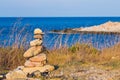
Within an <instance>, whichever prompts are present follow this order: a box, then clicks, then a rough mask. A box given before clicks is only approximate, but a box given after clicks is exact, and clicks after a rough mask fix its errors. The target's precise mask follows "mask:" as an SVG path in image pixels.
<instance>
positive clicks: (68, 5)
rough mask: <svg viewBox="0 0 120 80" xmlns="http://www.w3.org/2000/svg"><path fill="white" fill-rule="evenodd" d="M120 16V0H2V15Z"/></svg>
mask: <svg viewBox="0 0 120 80" xmlns="http://www.w3.org/2000/svg"><path fill="white" fill-rule="evenodd" d="M86 16H87V17H88V16H95V17H96V16H120V0H0V17H86Z"/></svg>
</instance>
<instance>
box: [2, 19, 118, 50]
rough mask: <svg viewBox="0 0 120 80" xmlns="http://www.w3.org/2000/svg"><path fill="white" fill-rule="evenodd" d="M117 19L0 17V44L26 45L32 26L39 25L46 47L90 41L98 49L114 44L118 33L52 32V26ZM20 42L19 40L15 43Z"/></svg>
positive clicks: (69, 25)
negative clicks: (43, 33)
mask: <svg viewBox="0 0 120 80" xmlns="http://www.w3.org/2000/svg"><path fill="white" fill-rule="evenodd" d="M108 21H112V22H120V17H19V18H18V17H1V18H0V46H1V47H2V46H11V45H12V44H13V43H15V44H19V45H21V44H24V45H27V44H29V42H30V41H31V40H33V31H34V29H35V28H41V29H42V30H43V32H45V33H46V34H45V35H44V39H43V40H44V43H43V45H44V46H46V47H47V48H49V49H52V48H55V47H59V46H62V45H64V46H71V45H73V44H75V43H76V42H80V43H87V44H92V45H93V46H94V47H96V48H98V49H102V48H106V47H110V46H113V45H114V44H116V43H118V42H119V41H120V35H119V34H92V33H91V34H54V33H48V32H49V31H51V30H63V29H67V28H80V27H89V26H93V25H100V24H103V23H105V22H108ZM18 42H19V43H18Z"/></svg>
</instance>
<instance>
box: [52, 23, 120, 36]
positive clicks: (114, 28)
mask: <svg viewBox="0 0 120 80" xmlns="http://www.w3.org/2000/svg"><path fill="white" fill-rule="evenodd" d="M51 32H52V33H58V34H77V33H94V34H120V22H110V21H109V22H106V23H104V24H101V25H98V26H91V27H85V28H74V29H65V30H52V31H51Z"/></svg>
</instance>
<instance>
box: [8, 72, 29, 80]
mask: <svg viewBox="0 0 120 80" xmlns="http://www.w3.org/2000/svg"><path fill="white" fill-rule="evenodd" d="M26 78H27V76H26V74H25V73H24V72H23V71H22V70H14V71H11V72H9V73H8V74H7V75H6V79H7V80H23V79H24V80H25V79H26Z"/></svg>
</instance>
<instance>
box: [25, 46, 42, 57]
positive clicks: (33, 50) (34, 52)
mask: <svg viewBox="0 0 120 80" xmlns="http://www.w3.org/2000/svg"><path fill="white" fill-rule="evenodd" d="M42 51H43V47H42V46H36V47H31V48H29V49H28V50H27V51H26V52H25V53H24V55H23V56H24V57H25V58H29V57H32V56H35V55H37V54H39V53H40V52H42Z"/></svg>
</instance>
